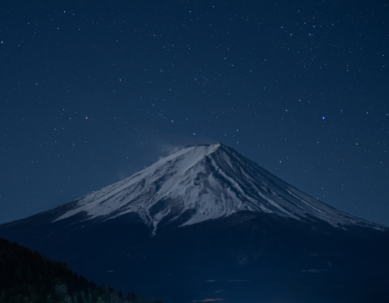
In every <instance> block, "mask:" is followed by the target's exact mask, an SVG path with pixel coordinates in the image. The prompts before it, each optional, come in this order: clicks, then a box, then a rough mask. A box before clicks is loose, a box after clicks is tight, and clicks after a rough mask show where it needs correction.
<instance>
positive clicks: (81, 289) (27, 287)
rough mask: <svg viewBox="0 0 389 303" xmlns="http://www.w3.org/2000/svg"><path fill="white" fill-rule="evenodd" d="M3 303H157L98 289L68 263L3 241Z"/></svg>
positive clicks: (0, 240)
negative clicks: (68, 266)
mask: <svg viewBox="0 0 389 303" xmlns="http://www.w3.org/2000/svg"><path fill="white" fill-rule="evenodd" d="M0 302H1V303H65V302H66V303H70V302H78V303H112V302H115V303H146V302H147V303H158V302H160V301H158V302H157V301H151V300H145V299H143V298H141V297H139V296H137V295H135V294H128V295H126V296H123V295H122V294H121V293H120V292H116V291H115V290H113V289H112V288H109V287H98V286H96V285H95V284H94V283H93V282H90V281H88V280H87V279H85V278H84V277H82V276H79V275H77V274H76V273H74V272H72V271H71V270H69V269H68V268H67V265H66V264H65V263H60V262H52V261H50V260H49V259H48V258H46V257H45V256H43V255H41V254H40V253H38V252H36V251H34V252H32V251H31V250H30V249H28V248H26V247H23V246H19V245H18V244H17V243H11V242H10V241H8V240H5V239H3V238H0Z"/></svg>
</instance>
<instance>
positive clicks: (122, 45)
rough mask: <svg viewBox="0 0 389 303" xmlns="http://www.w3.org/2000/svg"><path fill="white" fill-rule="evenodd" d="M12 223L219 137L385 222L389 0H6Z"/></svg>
mask: <svg viewBox="0 0 389 303" xmlns="http://www.w3.org/2000/svg"><path fill="white" fill-rule="evenodd" d="M1 6H2V8H1V10H0V223H4V222H8V221H12V220H15V219H20V218H24V217H26V216H29V215H32V214H35V213H38V212H41V211H44V210H48V209H51V208H53V207H56V206H58V205H61V204H64V203H67V202H70V201H72V200H74V199H76V198H79V197H82V196H84V195H86V194H88V193H90V192H92V191H94V190H98V189H100V188H101V187H103V186H105V185H108V184H111V183H113V182H116V181H119V180H121V179H123V178H124V177H127V176H130V175H131V174H133V173H135V172H137V171H139V170H141V169H143V168H144V167H146V166H148V165H151V164H152V163H154V162H155V161H157V160H158V159H159V158H161V157H164V156H166V155H168V154H169V153H171V152H172V151H175V150H176V149H178V148H180V147H183V146H185V145H189V144H200V143H207V144H208V143H216V142H222V143H224V144H226V145H228V146H231V147H233V148H234V149H236V150H237V151H238V152H240V153H242V154H243V155H245V156H246V157H248V158H250V159H251V160H253V161H255V162H257V163H258V164H259V165H261V166H262V167H264V168H266V169H268V170H269V171H270V172H272V173H273V174H275V175H276V176H278V177H280V178H281V179H283V180H285V181H287V182H288V183H290V184H292V185H294V186H295V187H297V188H299V189H301V190H303V191H305V192H306V193H308V194H310V195H312V196H314V197H316V198H318V199H320V200H321V201H323V202H325V203H327V204H329V205H332V206H334V207H336V208H338V209H340V210H343V211H346V212H348V213H350V214H352V215H356V216H358V217H361V218H364V219H367V220H370V221H373V222H376V223H380V224H384V225H386V226H389V201H388V196H389V171H388V170H389V153H388V151H389V85H388V83H389V22H388V20H389V19H388V16H389V4H388V2H387V1H385V0H382V1H376V0H370V1H359V0H356V1H352V2H350V1H335V0H333V1H331V0H320V1H317V0H306V1H304V0H296V1H289V0H288V1H287V0H282V1H275V0H263V1H262V0H261V1H257V0H235V1H230V0H226V1H220V0H219V1H216V0H197V1H192V0H186V1H185V0H170V1H168V0H166V1H160V0H132V1H124V0H118V1H44V0H42V1H7V3H2V5H1Z"/></svg>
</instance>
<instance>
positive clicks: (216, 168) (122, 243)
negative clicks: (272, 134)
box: [0, 144, 389, 303]
mask: <svg viewBox="0 0 389 303" xmlns="http://www.w3.org/2000/svg"><path fill="white" fill-rule="evenodd" d="M0 236H3V237H6V238H8V239H12V240H14V241H18V242H19V243H22V244H23V245H26V246H28V247H30V248H33V249H37V250H39V251H42V252H43V253H45V254H46V255H47V256H49V257H50V258H53V259H55V260H61V261H66V262H67V263H68V264H69V266H71V268H74V269H75V270H76V271H77V272H78V273H80V274H83V275H84V276H86V277H88V278H92V279H93V280H94V281H96V282H97V283H103V284H109V285H112V286H113V287H115V288H116V289H120V290H122V291H131V289H129V287H132V288H133V289H136V291H138V292H140V293H141V294H142V293H143V294H147V295H149V296H153V297H156V298H161V299H162V300H164V301H166V302H169V303H192V302H195V301H196V302H212V301H223V302H225V303H239V302H245V303H258V302H266V303H278V302H288V303H311V302H315V303H319V302H320V303H327V302H331V303H335V302H336V303H346V302H347V303H348V302H350V303H351V302H352V303H364V302H376V303H381V302H389V262H388V256H389V230H388V228H386V227H383V226H380V225H377V224H374V223H371V222H368V221H365V220H363V219H360V218H356V217H354V216H352V215H349V214H347V213H344V212H342V211H340V210H337V209H335V208H333V207H330V206H328V205H326V204H325V203H322V202H320V201H318V200H316V199H314V198H312V197H310V196H309V195H307V194H305V193H303V192H301V191H300V190H298V189H296V188H295V187H293V186H292V185H290V184H288V183H286V182H284V181H282V180H280V179H279V178H277V177H276V176H274V175H272V174H271V173H270V172H268V171H267V170H265V169H263V168H262V167H260V166H259V165H258V164H256V163H254V162H252V161H250V160H249V159H247V158H246V157H244V156H243V155H241V154H239V153H238V152H237V151H235V150H234V149H232V148H229V147H227V146H224V145H222V144H214V145H197V146H189V147H186V148H183V149H182V150H180V151H178V152H176V153H174V154H172V155H170V156H168V157H167V158H165V159H162V160H160V161H158V162H157V163H155V164H154V165H152V166H150V167H148V168H146V169H144V170H142V171H140V172H139V173H137V174H134V175H133V176H130V177H129V178H127V179H124V180H122V181H120V182H118V183H115V184H112V185H109V186H107V187H105V188H102V189H101V190H99V191H96V192H94V193H92V194H90V195H88V196H86V197H83V198H81V199H79V200H77V201H73V202H71V203H68V204H65V205H63V206H60V207H57V208H55V209H52V210H48V211H46V212H43V213H40V214H37V215H35V216H32V217H29V218H26V219H23V220H19V221H14V222H10V223H7V224H3V225H0Z"/></svg>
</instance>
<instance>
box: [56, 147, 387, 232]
mask: <svg viewBox="0 0 389 303" xmlns="http://www.w3.org/2000/svg"><path fill="white" fill-rule="evenodd" d="M244 210H245V211H252V212H261V213H268V214H275V215H278V216H281V217H288V218H293V219H296V220H314V219H315V218H316V219H320V220H323V221H326V222H328V223H329V224H331V225H333V226H336V227H341V228H345V226H347V225H354V224H357V225H362V226H370V227H372V228H380V227H379V226H378V225H375V224H371V223H369V222H367V221H364V220H361V219H358V218H355V217H352V216H349V215H347V214H345V213H342V212H340V211H338V210H336V209H334V208H332V207H329V206H327V205H326V204H324V203H321V202H319V201H317V200H316V199H314V198H312V197H310V196H308V195H306V194H304V193H302V192H300V191H299V190H297V189H296V188H294V187H292V186H290V185H289V184H287V183H285V182H283V181H282V180H280V179H278V178H277V177H275V176H274V175H272V174H270V173H269V172H268V171H266V170H265V169H263V168H261V167H260V166H258V165H257V164H255V163H254V162H252V161H250V160H248V159H247V158H245V157H243V156H242V155H240V154H238V153H237V152H236V151H235V150H233V149H231V148H228V147H226V146H224V145H221V144H215V145H196V146H190V147H186V148H184V149H182V150H180V151H178V152H176V153H174V154H172V155H170V156H168V157H167V158H165V159H162V160H160V161H159V162H157V163H155V164H154V165H152V166H150V167H148V168H146V169H144V170H142V171H140V172H139V173H137V174H135V175H133V176H131V177H129V178H127V179H124V180H122V181H120V182H118V183H115V184H113V185H110V186H107V187H105V188H103V189H101V190H99V191H97V192H94V193H93V194H90V195H88V196H86V197H84V198H83V199H81V200H79V202H78V203H77V206H76V207H75V208H74V209H72V210H70V211H68V212H66V213H65V214H63V215H62V216H60V217H59V218H57V220H56V221H58V220H61V219H64V218H67V217H70V216H73V215H75V214H77V213H79V212H86V213H87V214H88V218H87V220H90V219H93V218H96V217H100V216H104V218H105V219H112V218H115V217H118V216H121V215H123V214H126V213H130V212H132V213H137V214H139V216H140V217H141V218H142V219H143V221H144V222H145V223H146V224H147V225H149V226H150V227H152V228H153V230H154V231H155V230H156V228H157V226H158V223H159V222H160V221H161V220H162V219H163V218H165V217H167V216H168V217H169V219H170V220H175V219H176V218H179V217H180V216H181V215H183V214H184V213H185V214H187V215H188V216H187V219H186V221H185V223H184V224H183V225H190V224H195V223H199V222H202V221H205V220H210V219H216V218H220V217H227V216H229V215H231V214H234V213H236V212H239V211H244Z"/></svg>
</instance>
